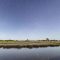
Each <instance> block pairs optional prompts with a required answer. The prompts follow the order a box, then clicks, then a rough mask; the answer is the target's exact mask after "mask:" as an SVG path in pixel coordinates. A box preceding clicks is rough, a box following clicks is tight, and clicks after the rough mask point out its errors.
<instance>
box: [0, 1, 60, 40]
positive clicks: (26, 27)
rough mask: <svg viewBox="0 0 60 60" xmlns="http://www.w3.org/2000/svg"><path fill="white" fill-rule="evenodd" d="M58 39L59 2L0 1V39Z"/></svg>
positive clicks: (59, 23)
mask: <svg viewBox="0 0 60 60" xmlns="http://www.w3.org/2000/svg"><path fill="white" fill-rule="evenodd" d="M27 38H28V39H45V38H49V39H60V0H0V39H27Z"/></svg>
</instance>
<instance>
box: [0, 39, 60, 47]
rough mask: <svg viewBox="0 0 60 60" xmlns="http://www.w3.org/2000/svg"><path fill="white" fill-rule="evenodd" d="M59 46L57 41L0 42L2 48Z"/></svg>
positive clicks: (59, 42)
mask: <svg viewBox="0 0 60 60" xmlns="http://www.w3.org/2000/svg"><path fill="white" fill-rule="evenodd" d="M48 46H50V47H55V46H60V41H58V40H32V41H31V40H23V41H21V40H20V41H18V40H0V47H3V48H33V47H35V48H38V47H48Z"/></svg>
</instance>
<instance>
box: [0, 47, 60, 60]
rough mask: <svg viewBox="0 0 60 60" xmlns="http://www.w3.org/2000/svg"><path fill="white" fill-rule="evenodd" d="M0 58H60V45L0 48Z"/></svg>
mask: <svg viewBox="0 0 60 60" xmlns="http://www.w3.org/2000/svg"><path fill="white" fill-rule="evenodd" d="M0 60H60V47H46V48H31V49H29V48H20V49H17V48H10V49H6V48H5V49H4V48H0Z"/></svg>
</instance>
